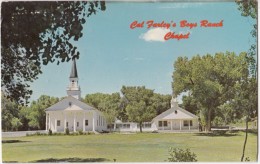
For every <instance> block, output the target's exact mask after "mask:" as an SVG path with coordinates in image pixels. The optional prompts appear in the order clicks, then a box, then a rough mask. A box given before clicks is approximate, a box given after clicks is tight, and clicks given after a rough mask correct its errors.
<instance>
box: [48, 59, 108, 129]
mask: <svg viewBox="0 0 260 164" xmlns="http://www.w3.org/2000/svg"><path fill="white" fill-rule="evenodd" d="M69 79H70V84H69V87H68V88H67V95H68V96H67V97H66V98H64V99H62V100H61V101H59V102H58V103H56V104H54V105H52V106H50V107H49V108H47V109H46V110H45V111H46V130H49V129H50V130H52V131H53V132H63V131H64V132H65V130H66V128H68V129H69V131H72V132H76V131H79V130H82V131H102V130H106V129H107V128H106V127H107V124H106V120H105V118H104V116H103V114H102V112H100V111H98V110H97V109H95V108H93V107H91V106H89V105H88V104H85V103H84V102H82V101H81V96H80V95H81V90H80V87H79V85H78V74H77V67H76V61H75V60H73V63H72V69H71V74H70V77H69Z"/></svg>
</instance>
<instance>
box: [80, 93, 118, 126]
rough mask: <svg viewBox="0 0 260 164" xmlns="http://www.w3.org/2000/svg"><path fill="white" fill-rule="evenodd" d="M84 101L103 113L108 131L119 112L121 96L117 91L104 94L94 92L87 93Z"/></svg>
mask: <svg viewBox="0 0 260 164" xmlns="http://www.w3.org/2000/svg"><path fill="white" fill-rule="evenodd" d="M84 102H86V103H88V104H90V105H92V106H93V107H95V108H97V109H99V110H100V111H102V112H103V113H104V116H105V118H106V122H107V124H108V125H109V128H110V131H111V128H112V126H111V125H112V124H113V123H114V122H115V120H116V118H117V117H118V115H119V112H120V104H121V97H120V94H119V93H112V94H104V93H94V94H88V95H86V97H85V100H84Z"/></svg>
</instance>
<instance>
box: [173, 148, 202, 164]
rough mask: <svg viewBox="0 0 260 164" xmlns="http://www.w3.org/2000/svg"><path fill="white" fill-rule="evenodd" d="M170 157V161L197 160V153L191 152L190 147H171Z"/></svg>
mask: <svg viewBox="0 0 260 164" xmlns="http://www.w3.org/2000/svg"><path fill="white" fill-rule="evenodd" d="M169 155H170V157H169V158H168V161H169V162H197V161H198V160H197V155H196V154H195V153H191V152H190V149H186V150H183V149H180V148H172V147H170V149H169Z"/></svg>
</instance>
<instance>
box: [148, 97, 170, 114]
mask: <svg viewBox="0 0 260 164" xmlns="http://www.w3.org/2000/svg"><path fill="white" fill-rule="evenodd" d="M171 98H172V96H171V95H162V94H159V93H154V94H153V96H152V97H151V102H152V106H153V107H154V108H155V110H156V115H159V114H161V113H162V112H164V111H166V110H168V109H170V108H171Z"/></svg>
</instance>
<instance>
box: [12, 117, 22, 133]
mask: <svg viewBox="0 0 260 164" xmlns="http://www.w3.org/2000/svg"><path fill="white" fill-rule="evenodd" d="M11 124H12V130H15V131H17V130H18V128H19V127H20V126H22V123H21V121H20V119H19V118H17V117H13V118H12V120H11Z"/></svg>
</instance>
